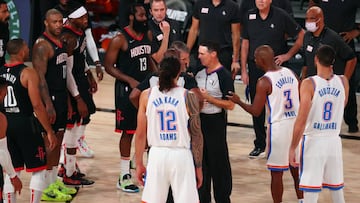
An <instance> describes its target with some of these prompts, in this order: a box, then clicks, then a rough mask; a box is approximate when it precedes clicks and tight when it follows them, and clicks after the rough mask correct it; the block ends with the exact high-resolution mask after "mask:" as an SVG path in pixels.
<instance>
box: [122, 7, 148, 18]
mask: <svg viewBox="0 0 360 203" xmlns="http://www.w3.org/2000/svg"><path fill="white" fill-rule="evenodd" d="M137 7H143V8H145V7H144V5H143V4H141V3H132V4H130V5H129V7H128V9H127V12H126V17H127V18H129V16H131V15H132V16H134V17H135V14H136V12H137V10H136V8H137Z"/></svg>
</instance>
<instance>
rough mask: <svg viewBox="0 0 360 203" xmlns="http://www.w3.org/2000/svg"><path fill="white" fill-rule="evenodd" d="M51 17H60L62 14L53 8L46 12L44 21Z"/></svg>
mask: <svg viewBox="0 0 360 203" xmlns="http://www.w3.org/2000/svg"><path fill="white" fill-rule="evenodd" d="M51 15H61V16H62V13H61V12H60V11H59V10H57V9H55V8H52V9H49V10H48V11H46V14H45V19H47V18H49V16H51Z"/></svg>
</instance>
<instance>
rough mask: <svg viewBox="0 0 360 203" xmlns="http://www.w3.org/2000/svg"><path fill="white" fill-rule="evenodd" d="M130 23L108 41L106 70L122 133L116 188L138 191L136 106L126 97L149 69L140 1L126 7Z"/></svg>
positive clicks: (144, 22)
mask: <svg viewBox="0 0 360 203" xmlns="http://www.w3.org/2000/svg"><path fill="white" fill-rule="evenodd" d="M127 17H128V18H129V25H128V26H126V27H125V28H123V29H122V31H121V32H119V33H118V34H117V35H116V36H115V37H114V38H113V39H112V40H111V42H110V44H109V47H108V50H107V52H106V55H105V60H104V66H105V71H106V72H107V73H109V74H110V75H111V76H113V77H114V78H115V79H116V82H115V107H116V118H115V121H116V127H115V128H116V129H115V131H116V132H119V133H122V134H121V138H120V142H119V149H120V156H121V160H120V175H119V179H118V181H117V188H118V189H121V190H123V191H125V192H132V193H134V192H139V187H138V186H136V185H135V184H134V183H133V182H132V181H131V174H130V169H129V168H130V151H131V141H132V138H133V135H134V133H135V129H136V113H137V109H136V108H135V107H134V106H133V105H132V104H131V102H130V100H129V95H130V92H131V90H132V89H133V88H135V87H136V86H137V85H138V84H139V82H141V81H143V80H144V79H145V77H146V75H148V74H149V73H150V72H151V69H152V67H151V66H150V63H151V59H150V55H151V46H150V41H149V39H148V38H147V35H146V33H147V31H148V30H147V18H146V11H145V8H144V6H143V5H142V4H137V3H135V4H132V5H130V7H129V9H128V14H127Z"/></svg>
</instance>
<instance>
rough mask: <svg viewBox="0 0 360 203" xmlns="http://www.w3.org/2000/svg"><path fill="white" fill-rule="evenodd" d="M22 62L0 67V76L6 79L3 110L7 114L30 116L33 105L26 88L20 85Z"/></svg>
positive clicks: (23, 67) (23, 66)
mask: <svg viewBox="0 0 360 203" xmlns="http://www.w3.org/2000/svg"><path fill="white" fill-rule="evenodd" d="M26 67H27V66H25V65H24V64H15V65H12V66H10V65H8V64H5V65H4V66H3V67H1V68H0V76H1V77H4V78H5V79H6V81H8V87H7V95H6V96H5V99H4V111H5V114H6V115H7V116H9V115H20V116H31V115H32V114H33V107H32V105H31V101H30V98H29V95H28V90H27V89H26V88H24V87H23V86H22V85H21V82H20V76H21V72H22V71H23V70H24V69H25V68H26Z"/></svg>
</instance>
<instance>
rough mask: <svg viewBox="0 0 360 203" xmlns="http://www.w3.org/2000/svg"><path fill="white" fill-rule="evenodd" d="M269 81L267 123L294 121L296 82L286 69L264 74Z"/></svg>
mask: <svg viewBox="0 0 360 203" xmlns="http://www.w3.org/2000/svg"><path fill="white" fill-rule="evenodd" d="M264 76H265V77H267V78H269V80H270V81H271V86H272V92H271V94H270V95H268V96H267V106H266V107H267V111H268V115H269V118H268V123H269V124H271V123H275V122H279V121H282V120H285V119H294V118H295V117H296V116H297V113H298V109H299V89H298V84H299V83H298V80H297V78H296V76H295V75H294V73H293V72H292V71H291V70H289V69H288V68H285V67H281V68H280V69H279V70H277V71H268V72H266V73H265V74H264Z"/></svg>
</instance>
